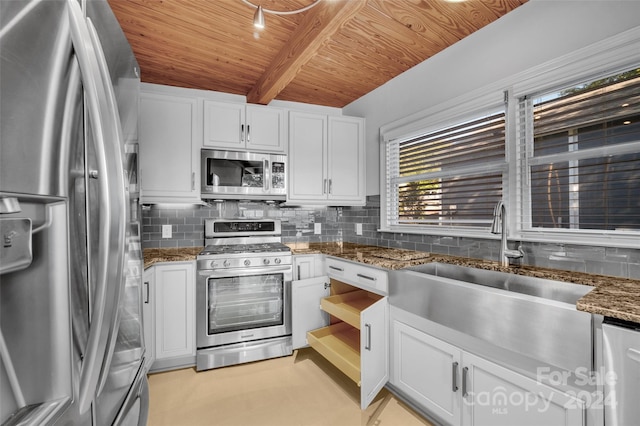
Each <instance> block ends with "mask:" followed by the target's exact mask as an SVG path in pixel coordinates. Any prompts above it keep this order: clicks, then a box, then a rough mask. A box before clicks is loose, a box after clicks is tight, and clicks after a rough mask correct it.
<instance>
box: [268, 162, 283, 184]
mask: <svg viewBox="0 0 640 426" xmlns="http://www.w3.org/2000/svg"><path fill="white" fill-rule="evenodd" d="M284 168H285V165H284V163H281V162H277V161H274V162H273V163H271V185H272V187H273V188H284V185H285V181H284V180H285V179H284V176H285V173H284Z"/></svg>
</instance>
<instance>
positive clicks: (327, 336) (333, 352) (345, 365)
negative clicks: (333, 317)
mask: <svg viewBox="0 0 640 426" xmlns="http://www.w3.org/2000/svg"><path fill="white" fill-rule="evenodd" d="M307 341H308V342H309V345H310V346H311V347H312V348H313V349H315V350H316V351H317V352H318V353H319V354H320V355H322V356H323V357H325V358H326V359H327V360H328V361H329V362H330V363H332V364H333V365H335V366H336V367H337V368H338V369H339V370H340V371H342V372H343V373H344V374H346V375H347V377H349V378H350V379H351V380H353V381H354V382H356V383H357V384H358V386H360V376H361V374H360V330H358V329H357V328H353V327H351V326H350V325H349V324H347V323H345V322H339V323H336V324H333V325H330V326H328V327H324V328H320V329H318V330H314V331H310V332H308V333H307Z"/></svg>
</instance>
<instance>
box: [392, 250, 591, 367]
mask: <svg viewBox="0 0 640 426" xmlns="http://www.w3.org/2000/svg"><path fill="white" fill-rule="evenodd" d="M591 289H593V287H590V286H585V285H580V284H572V283H564V282H560V281H553V280H547V279H542V278H534V277H526V276H521V275H515V274H509V273H504V272H497V271H488V270H483V269H475V268H469V267H464V266H458V265H450V264H444V263H437V262H435V263H429V264H425V265H419V266H415V267H411V268H407V269H402V270H398V271H392V272H391V273H390V274H389V301H390V303H391V305H393V306H397V307H398V308H400V309H403V310H406V311H409V312H411V313H413V314H416V315H418V316H420V317H423V318H426V319H428V320H430V321H433V322H436V323H438V324H441V325H443V326H445V327H449V328H451V329H454V330H457V331H459V332H462V333H464V334H466V335H469V336H473V337H476V338H478V339H481V340H484V341H487V342H489V343H491V344H494V345H496V346H498V347H501V348H504V349H507V350H510V351H513V352H516V353H519V354H522V355H525V356H527V357H530V358H533V359H535V360H538V361H541V362H544V363H548V364H551V365H554V366H557V367H560V368H563V369H566V370H569V371H576V369H578V368H588V369H589V370H591V369H593V318H592V315H591V314H589V313H586V312H581V311H578V310H577V309H576V306H575V304H576V301H577V300H578V299H579V298H581V297H582V296H584V295H585V294H587V293H588V292H589V291H591Z"/></svg>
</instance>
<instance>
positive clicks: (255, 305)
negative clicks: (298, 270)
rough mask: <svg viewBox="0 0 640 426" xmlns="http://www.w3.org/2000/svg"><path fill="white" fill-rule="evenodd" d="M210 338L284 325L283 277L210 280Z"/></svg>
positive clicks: (208, 295) (274, 275)
mask: <svg viewBox="0 0 640 426" xmlns="http://www.w3.org/2000/svg"><path fill="white" fill-rule="evenodd" d="M207 299H208V300H207V323H208V334H210V335H211V334H219V333H226V332H230V331H238V330H247V329H251V328H260V327H271V326H274V325H282V324H283V323H284V275H283V274H282V273H278V274H261V275H249V276H240V277H225V278H209V279H208V280H207Z"/></svg>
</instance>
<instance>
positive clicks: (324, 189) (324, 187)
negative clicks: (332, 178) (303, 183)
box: [322, 179, 327, 194]
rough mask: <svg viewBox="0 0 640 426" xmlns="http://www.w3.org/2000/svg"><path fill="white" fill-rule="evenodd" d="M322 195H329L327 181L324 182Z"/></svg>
mask: <svg viewBox="0 0 640 426" xmlns="http://www.w3.org/2000/svg"><path fill="white" fill-rule="evenodd" d="M322 193H323V194H326V193H327V180H326V179H325V180H324V181H323V182H322Z"/></svg>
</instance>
